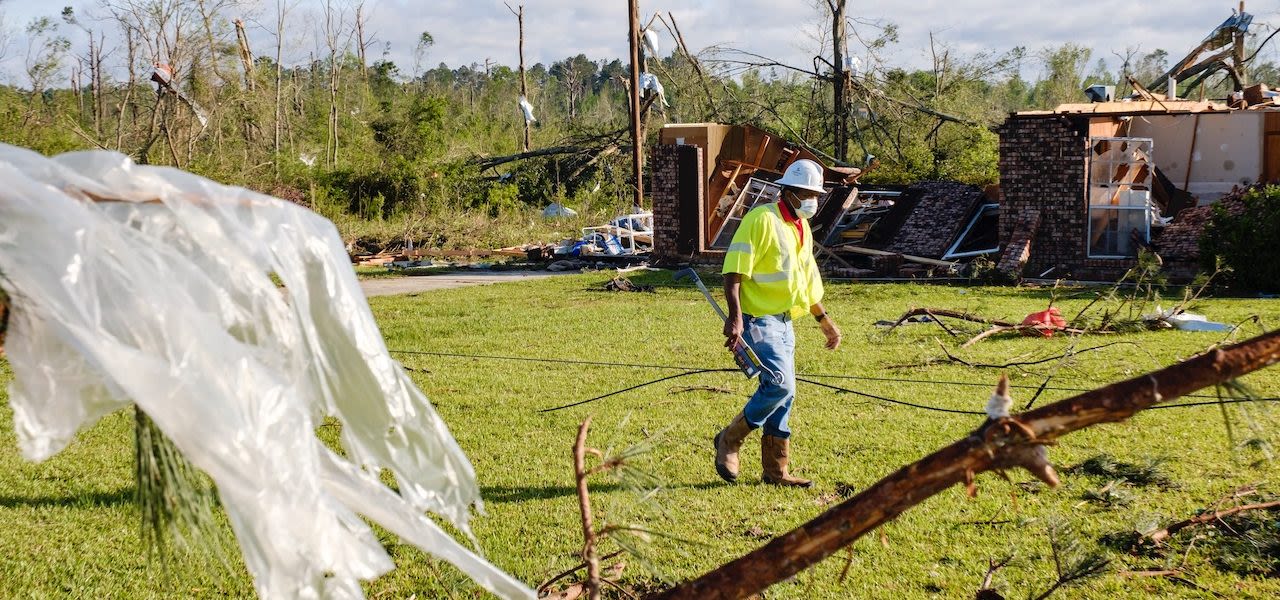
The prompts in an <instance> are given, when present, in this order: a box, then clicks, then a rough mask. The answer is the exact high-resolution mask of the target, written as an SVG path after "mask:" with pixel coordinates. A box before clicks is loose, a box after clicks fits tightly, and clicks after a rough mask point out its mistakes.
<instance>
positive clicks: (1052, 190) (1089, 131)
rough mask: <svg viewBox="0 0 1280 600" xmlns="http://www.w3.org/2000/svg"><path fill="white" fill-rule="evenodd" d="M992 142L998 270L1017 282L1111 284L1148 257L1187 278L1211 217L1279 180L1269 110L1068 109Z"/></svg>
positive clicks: (1140, 105) (1171, 105)
mask: <svg viewBox="0 0 1280 600" xmlns="http://www.w3.org/2000/svg"><path fill="white" fill-rule="evenodd" d="M999 133H1000V188H1001V200H1000V212H1001V216H1002V219H1001V223H1000V238H1001V240H1004V241H1005V249H1004V251H1003V253H1002V259H1001V261H1000V268H1001V269H1002V270H1006V271H1008V272H1010V273H1014V274H1021V275H1022V276H1024V277H1052V278H1058V277H1065V278H1071V279H1092V280H1114V279H1115V278H1117V277H1119V276H1121V275H1122V274H1123V273H1124V272H1125V271H1127V270H1128V269H1129V268H1131V267H1132V266H1133V265H1134V264H1136V256H1137V254H1138V251H1139V249H1140V248H1142V247H1147V248H1150V249H1152V250H1155V251H1156V252H1157V253H1159V254H1160V255H1161V256H1162V258H1163V259H1164V261H1165V265H1166V268H1167V269H1168V270H1170V271H1171V274H1172V275H1173V276H1174V277H1175V278H1179V279H1185V278H1189V277H1191V276H1193V275H1194V274H1195V272H1196V270H1197V268H1198V265H1197V263H1198V248H1197V245H1196V241H1197V240H1198V238H1199V235H1200V233H1201V231H1202V230H1203V225H1204V222H1205V220H1207V216H1208V211H1209V208H1208V206H1209V205H1210V204H1212V203H1214V202H1216V201H1218V200H1219V199H1221V198H1223V197H1224V196H1228V195H1230V194H1231V192H1232V191H1233V190H1235V189H1237V188H1239V187H1243V186H1248V185H1251V184H1253V183H1257V182H1260V181H1273V180H1276V179H1277V178H1280V106H1274V105H1273V104H1272V103H1271V102H1270V101H1267V102H1264V103H1259V104H1257V105H1254V106H1252V107H1251V108H1250V109H1243V108H1231V107H1228V106H1227V105H1225V104H1221V103H1216V102H1191V101H1176V100H1175V101H1170V100H1163V101H1161V100H1154V99H1151V100H1141V101H1129V102H1099V103H1093V104H1067V105H1063V106H1060V107H1058V108H1057V109H1056V110H1053V111H1035V112H1023V113H1017V114H1014V115H1012V116H1010V117H1009V119H1008V120H1007V121H1005V123H1004V124H1003V125H1002V126H1001V127H1000V129H999ZM1197 207H1199V208H1197ZM1188 209H1190V210H1188Z"/></svg>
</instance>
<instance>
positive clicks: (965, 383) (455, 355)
mask: <svg viewBox="0 0 1280 600" xmlns="http://www.w3.org/2000/svg"><path fill="white" fill-rule="evenodd" d="M388 352H391V353H392V354H411V355H421V356H443V357H449V358H477V359H484V360H510V361H522V362H542V363H557V364H569V365H587V366H595V367H627V368H633V369H669V370H673V371H697V372H700V373H707V372H714V371H716V369H711V368H707V367H681V366H677V365H654V364H643V363H619V362H609V361H598V360H579V359H569V358H536V357H528V356H500V355H494V354H464V353H458V352H426V351H418V350H388ZM721 370H723V371H734V370H736V369H721ZM797 375H801V376H804V377H812V378H815V379H851V380H856V381H884V382H890V383H911V384H922V385H955V386H965V387H981V388H991V387H993V384H990V383H976V382H972V381H945V380H936V379H909V378H896V377H872V376H869V375H834V374H829V373H797ZM1009 387H1010V388H1012V389H1026V390H1036V391H1037V396H1038V395H1039V393H1040V392H1043V391H1045V390H1052V391H1057V392H1090V391H1093V389H1092V388H1077V387H1062V386H1040V385H1020V384H1010V385H1009ZM1183 397H1184V398H1216V396H1211V395H1207V394H1187V395H1186V396H1183Z"/></svg>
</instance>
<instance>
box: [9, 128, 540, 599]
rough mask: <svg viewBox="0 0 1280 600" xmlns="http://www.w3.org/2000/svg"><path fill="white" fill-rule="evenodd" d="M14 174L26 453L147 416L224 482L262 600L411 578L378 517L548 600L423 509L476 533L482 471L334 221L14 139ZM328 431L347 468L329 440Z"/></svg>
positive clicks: (16, 369)
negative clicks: (105, 420)
mask: <svg viewBox="0 0 1280 600" xmlns="http://www.w3.org/2000/svg"><path fill="white" fill-rule="evenodd" d="M0 180H3V181H4V182H5V185H4V186H3V187H0V273H2V274H3V276H0V288H3V289H4V291H5V292H6V293H7V294H8V295H9V297H10V301H11V309H12V314H11V319H10V327H9V331H8V339H7V340H6V345H5V351H6V353H7V354H8V358H9V362H10V364H11V366H12V369H13V373H14V380H13V382H12V383H11V384H10V395H9V404H10V406H11V407H12V409H13V413H14V426H15V430H16V433H17V437H18V443H19V445H20V446H21V448H22V452H23V454H24V456H25V457H26V458H28V459H30V460H43V459H46V458H48V457H50V456H52V455H54V454H56V453H57V452H59V451H60V450H62V449H63V448H64V447H65V446H66V445H67V444H68V443H69V442H70V441H71V439H72V438H73V437H74V435H75V433H76V432H77V431H78V430H79V429H81V428H84V427H87V426H89V425H91V424H92V423H94V422H96V421H97V420H98V419H99V418H101V417H102V416H104V415H106V414H108V413H110V412H112V411H114V410H117V409H119V408H122V407H124V406H127V405H128V404H129V403H130V402H133V403H136V404H137V405H138V407H139V408H140V409H141V410H143V411H145V412H146V413H147V414H148V415H149V416H150V417H151V419H152V420H153V421H154V422H155V423H156V424H157V425H158V426H159V427H160V428H161V429H162V430H163V431H164V432H165V433H166V434H167V435H168V436H169V437H170V438H172V440H173V442H174V444H175V445H176V446H177V447H178V448H179V450H181V451H182V453H183V454H184V455H185V456H186V457H187V458H188V459H189V460H190V461H191V462H192V463H193V464H195V465H196V466H197V467H199V468H201V469H202V470H204V471H205V472H206V473H208V474H209V476H210V477H212V479H213V481H214V482H215V483H216V485H217V490H218V494H219V497H220V500H221V503H222V505H223V506H224V507H225V509H226V512H227V515H228V517H229V520H230V522H231V526H232V528H233V530H234V531H235V533H236V537H237V539H238V541H239V543H240V547H241V549H242V551H243V554H244V558H245V563H246V565H247V566H248V568H249V571H250V573H251V574H252V575H253V578H254V582H255V586H256V588H257V590H258V593H259V594H260V595H261V596H263V597H267V598H305V597H324V598H358V597H361V596H362V591H361V588H360V584H359V580H361V579H370V578H373V577H376V576H378V575H380V574H382V573H385V572H387V571H389V570H390V569H392V568H393V566H394V565H393V564H392V562H391V560H390V558H389V557H388V555H387V553H386V551H385V550H384V549H383V548H382V546H381V545H380V544H379V543H378V540H377V537H376V536H375V535H374V533H373V532H372V531H371V529H370V528H369V526H368V525H367V524H366V523H365V522H364V521H363V520H361V519H360V517H359V515H363V516H365V517H367V518H369V519H371V520H373V521H374V522H376V523H378V524H379V525H382V526H383V527H385V528H386V529H387V530H389V531H391V532H393V533H395V534H397V535H399V536H400V537H401V538H403V539H404V540H405V541H407V542H409V543H412V544H413V545H415V546H418V547H419V548H422V549H423V550H425V551H427V552H430V553H431V554H434V555H436V556H438V557H440V558H442V559H444V560H448V561H449V562H451V563H453V564H454V565H456V566H457V567H458V568H459V569H461V570H462V571H464V572H466V573H467V574H469V575H470V576H471V577H472V578H473V579H475V580H476V582H477V583H479V584H480V585H481V586H483V587H485V588H486V589H488V590H490V591H492V592H494V593H495V594H497V595H499V596H501V597H505V598H532V597H533V593H532V591H531V590H530V589H529V588H528V587H526V586H525V585H524V584H522V583H520V582H519V581H517V580H515V579H514V578H512V577H511V576H509V575H507V574H506V573H503V572H502V571H500V570H498V569H497V568H495V567H494V566H493V565H491V564H489V563H488V562H486V561H485V560H484V559H482V558H480V557H478V556H476V555H475V554H474V553H472V552H471V551H469V550H468V549H467V548H465V547H464V546H462V545H460V544H458V543H457V542H456V541H455V540H454V539H453V538H451V537H450V536H449V535H447V534H446V533H445V532H444V531H443V530H442V529H441V528H440V527H439V526H437V525H436V524H435V523H434V522H433V521H432V520H430V519H428V518H426V517H425V516H424V515H423V514H422V511H424V510H430V511H432V512H435V513H437V514H439V515H441V516H443V517H445V518H446V519H448V520H449V521H450V522H451V523H453V524H454V525H456V526H457V527H458V528H460V529H461V530H462V531H464V532H469V529H468V526H467V521H468V517H469V510H470V508H471V507H472V506H473V505H475V506H479V503H480V498H479V489H478V487H477V485H476V482H475V474H474V472H473V471H472V468H471V464H470V463H469V462H468V460H467V458H466V456H465V455H464V454H463V453H462V450H461V449H460V448H459V447H458V445H457V443H456V442H455V441H454V439H453V437H452V435H450V433H449V431H448V429H447V428H446V426H445V424H444V422H443V421H442V420H441V419H440V417H439V416H438V415H437V414H436V412H435V410H434V409H433V408H432V406H431V404H430V403H429V402H428V401H427V398H426V397H425V396H424V395H423V394H422V392H421V391H419V390H418V389H417V387H416V386H414V384H413V382H412V381H410V380H409V378H408V377H407V376H406V374H405V373H404V371H403V369H402V368H401V367H400V366H399V364H398V363H396V362H395V361H394V360H392V359H391V357H390V355H389V354H388V353H387V349H386V347H385V345H384V343H383V340H382V337H381V335H380V333H379V331H378V328H377V326H376V324H375V323H374V320H373V315H372V313H371V312H370V310H369V307H368V305H367V304H366V303H365V300H364V295H363V294H362V292H361V291H360V288H359V285H358V283H357V281H356V278H355V274H354V272H353V271H352V270H351V268H350V265H349V263H348V257H347V254H346V251H345V249H344V247H343V244H342V241H341V239H340V238H339V236H338V233H337V231H336V230H335V228H334V226H333V224H332V223H330V222H329V221H327V220H326V219H324V218H323V217H320V216H319V215H317V214H315V213H313V212H311V211H309V210H307V209H304V208H302V207H300V206H297V205H295V204H292V203H289V202H285V201H282V200H278V199H275V198H271V197H268V196H263V195H260V194H256V193H253V192H250V191H247V190H243V189H239V188H231V187H226V186H222V185H219V184H216V183H214V182H211V181H208V180H205V179H202V178H199V177H196V176H194V175H191V174H188V173H185V172H182V171H179V170H175V169H170V168H163V167H145V166H136V165H134V164H132V163H131V162H130V161H129V159H128V158H126V157H125V156H123V155H121V154H117V153H112V152H75V153H69V154H63V155H61V156H58V157H55V158H52V159H47V158H44V157H43V156H40V155H38V154H36V153H34V152H31V151H28V150H23V149H20V148H15V147H12V146H7V145H3V144H0ZM95 200H97V201H95ZM273 276H276V277H278V278H279V280H280V281H281V282H283V284H284V287H285V289H286V290H287V295H288V298H287V300H286V298H285V294H283V293H282V291H281V290H280V289H279V288H277V286H276V284H275V283H274V282H273V280H272V277H273ZM326 416H331V417H333V418H335V419H337V420H339V421H341V423H342V434H341V442H342V446H343V449H344V451H345V456H340V455H338V454H336V453H334V452H332V451H330V450H329V449H328V448H327V447H326V446H325V445H324V444H323V443H322V442H321V441H320V440H319V439H318V438H317V437H316V435H315V429H316V427H317V426H319V425H320V424H321V421H322V419H323V418H324V417H326ZM382 469H386V470H388V471H389V472H390V473H392V474H393V476H394V478H395V481H396V484H397V486H398V489H399V492H398V493H397V492H394V491H392V490H391V489H390V488H388V487H387V486H386V485H384V484H382V483H381V482H380V481H379V479H378V474H379V473H380V471H381V470H382Z"/></svg>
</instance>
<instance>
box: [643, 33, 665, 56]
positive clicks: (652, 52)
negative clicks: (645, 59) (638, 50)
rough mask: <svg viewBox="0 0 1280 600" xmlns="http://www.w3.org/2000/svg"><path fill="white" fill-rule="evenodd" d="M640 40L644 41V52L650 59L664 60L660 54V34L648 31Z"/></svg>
mask: <svg viewBox="0 0 1280 600" xmlns="http://www.w3.org/2000/svg"><path fill="white" fill-rule="evenodd" d="M640 39H641V40H643V41H644V52H645V54H648V55H649V58H662V56H660V55H659V54H658V32H656V31H654V30H652V29H646V30H644V31H643V32H642V33H641V34H640Z"/></svg>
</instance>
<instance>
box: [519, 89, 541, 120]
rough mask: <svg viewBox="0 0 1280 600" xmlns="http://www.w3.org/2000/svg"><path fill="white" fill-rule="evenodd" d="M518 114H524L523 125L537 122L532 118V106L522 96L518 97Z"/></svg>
mask: <svg viewBox="0 0 1280 600" xmlns="http://www.w3.org/2000/svg"><path fill="white" fill-rule="evenodd" d="M520 112H521V113H524V122H525V123H532V122H534V121H537V119H535V118H533V105H532V104H529V99H528V98H525V97H524V96H520Z"/></svg>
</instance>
